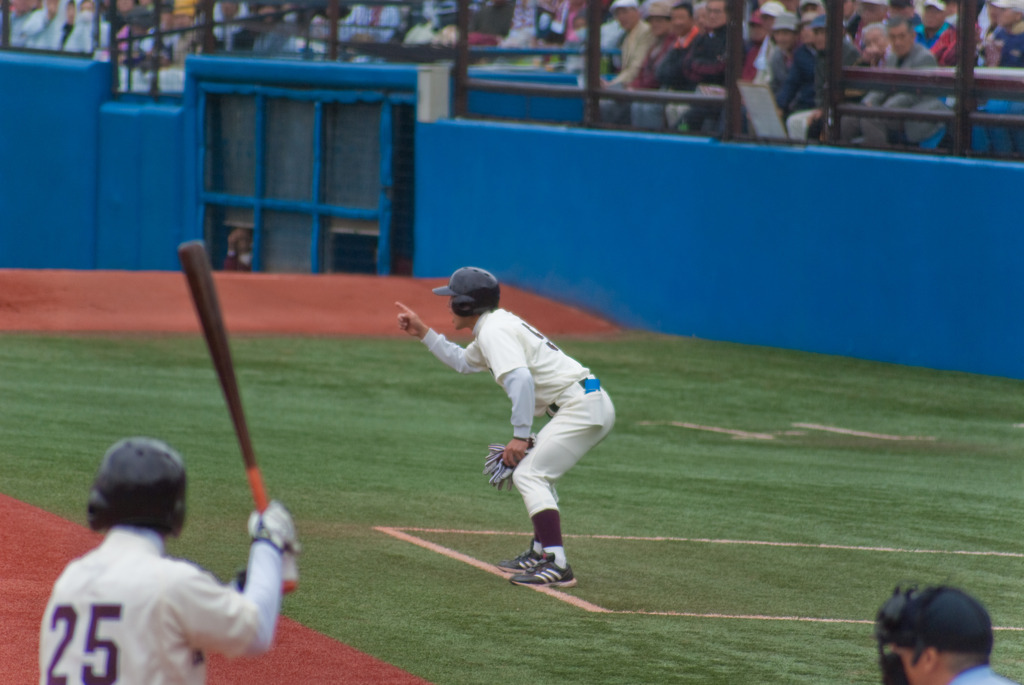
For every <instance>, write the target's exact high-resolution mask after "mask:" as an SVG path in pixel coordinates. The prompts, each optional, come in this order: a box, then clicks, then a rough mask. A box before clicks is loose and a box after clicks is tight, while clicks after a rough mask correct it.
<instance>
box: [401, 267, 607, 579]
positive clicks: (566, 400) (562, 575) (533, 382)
mask: <svg viewBox="0 0 1024 685" xmlns="http://www.w3.org/2000/svg"><path fill="white" fill-rule="evenodd" d="M434 292H435V293H436V294H438V295H445V296H448V298H449V308H450V309H451V312H452V323H453V325H454V327H455V330H462V329H472V331H473V341H472V342H471V343H470V344H469V345H467V346H466V347H465V348H463V347H462V346H461V345H458V344H456V343H453V342H451V341H449V340H447V339H446V338H445V337H444V336H443V335H441V334H439V333H437V332H436V331H434V330H433V329H431V328H429V327H427V326H426V325H425V324H424V323H423V321H422V320H421V319H420V317H419V316H418V315H417V314H416V312H414V311H412V310H411V309H409V308H408V307H406V306H405V305H404V304H402V303H401V302H396V303H395V304H396V305H397V306H398V307H399V309H400V310H401V311H400V313H399V314H398V325H399V327H400V328H401V329H402V330H404V331H406V332H407V333H408V334H409V335H411V336H414V337H417V338H419V339H420V340H421V341H423V343H424V344H425V345H426V346H427V349H429V350H430V351H431V352H432V353H433V354H434V356H436V357H437V358H438V359H440V360H441V361H442V362H444V363H445V364H447V365H448V366H450V367H451V368H453V369H455V370H456V371H459V372H460V373H475V372H479V371H490V372H491V374H492V375H493V376H494V379H495V381H497V383H498V384H499V385H501V386H502V387H503V388H504V389H505V393H506V394H507V395H508V397H509V399H510V400H511V402H512V418H511V423H512V439H511V440H510V441H509V442H508V444H507V445H506V446H505V451H504V453H503V455H502V460H503V461H504V463H505V464H506V465H507V466H509V467H514V468H515V471H514V472H513V474H512V481H513V483H514V484H515V486H516V489H517V490H518V491H519V493H520V494H521V495H522V497H523V502H524V503H525V504H526V511H527V513H528V514H529V515H530V519H531V521H532V523H533V543H532V544H531V545H530V548H529V549H527V550H526V551H525V552H523V553H522V554H520V555H519V556H518V557H516V558H515V559H509V560H507V561H502V562H500V563H498V564H497V567H498V568H499V569H500V570H501V571H503V572H505V573H507V574H510V578H509V580H510V581H511V582H512V583H515V584H517V585H548V586H556V587H573V586H575V585H576V578H575V576H574V575H573V572H572V568H571V567H570V566H569V563H568V561H567V559H566V555H565V547H564V545H563V543H562V524H561V515H560V513H559V509H558V494H557V493H556V491H555V483H556V482H557V481H558V479H559V478H561V477H562V476H563V475H564V474H565V473H566V472H567V471H568V470H569V469H571V468H572V467H573V466H574V465H575V464H576V462H578V461H579V460H580V458H582V457H583V455H584V454H586V453H587V452H588V451H589V450H590V449H591V448H592V447H594V446H595V445H596V444H597V443H599V442H601V440H603V439H604V437H605V436H606V435H607V434H608V432H609V431H610V430H611V429H612V426H613V425H614V424H615V407H614V406H613V405H612V401H611V399H610V398H609V397H608V393H607V392H605V390H604V389H603V388H602V387H601V382H600V381H599V380H598V379H597V378H595V377H594V376H593V375H592V374H591V373H590V370H589V369H588V368H586V367H585V366H583V365H581V364H580V363H579V362H577V361H576V360H575V359H573V358H572V357H570V356H568V355H567V354H565V353H564V352H562V350H560V349H559V348H558V347H557V346H556V345H555V344H554V343H552V342H551V341H550V340H548V339H547V338H546V337H545V336H544V335H543V334H542V333H541V332H540V331H538V330H537V329H535V328H534V327H533V326H531V325H530V324H528V323H526V322H525V321H523V320H522V319H521V318H519V317H518V316H516V315H515V314H512V313H511V312H508V311H506V310H504V309H499V308H498V303H499V299H500V287H499V285H498V280H497V279H496V278H495V277H494V276H493V275H491V274H490V273H488V272H487V271H484V270H483V269H478V268H476V267H463V268H461V269H458V270H457V271H456V272H455V273H454V274H452V277H451V279H450V280H449V282H448V285H447V286H445V287H441V288H435V289H434ZM545 413H547V414H549V415H550V416H551V417H552V418H551V420H550V421H549V422H548V423H547V425H545V426H544V428H543V429H542V430H541V431H540V432H539V433H538V434H537V440H536V444H535V445H534V446H533V448H532V449H529V451H528V447H529V443H528V439H529V436H530V432H531V429H532V426H533V420H534V418H535V417H538V416H541V415H543V414H545Z"/></svg>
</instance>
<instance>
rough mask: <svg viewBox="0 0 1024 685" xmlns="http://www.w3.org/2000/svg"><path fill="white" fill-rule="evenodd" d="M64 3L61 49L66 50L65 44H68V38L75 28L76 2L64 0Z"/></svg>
mask: <svg viewBox="0 0 1024 685" xmlns="http://www.w3.org/2000/svg"><path fill="white" fill-rule="evenodd" d="M63 2H64V26H62V27H61V30H60V49H61V50H64V44H65V43H67V42H68V36H70V35H71V32H72V31H73V30H74V28H75V12H76V11H78V8H77V7H75V2H74V0H63Z"/></svg>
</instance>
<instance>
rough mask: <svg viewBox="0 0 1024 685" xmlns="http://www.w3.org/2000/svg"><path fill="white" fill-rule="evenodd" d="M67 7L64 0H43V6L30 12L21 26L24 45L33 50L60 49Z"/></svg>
mask: <svg viewBox="0 0 1024 685" xmlns="http://www.w3.org/2000/svg"><path fill="white" fill-rule="evenodd" d="M67 7H68V4H67V2H65V1H64V0H43V6H42V7H40V8H39V9H37V10H35V11H34V12H32V14H31V15H29V17H28V19H27V20H26V21H25V23H24V24H22V26H21V31H22V35H23V36H24V39H25V43H24V46H25V47H26V48H32V49H34V50H60V48H61V44H62V43H63V39H64V23H65V20H66V17H67Z"/></svg>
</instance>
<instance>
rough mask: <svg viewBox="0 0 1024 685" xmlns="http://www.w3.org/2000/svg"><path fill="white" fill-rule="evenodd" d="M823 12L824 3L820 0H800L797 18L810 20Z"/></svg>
mask: <svg viewBox="0 0 1024 685" xmlns="http://www.w3.org/2000/svg"><path fill="white" fill-rule="evenodd" d="M824 13H825V4H824V3H823V2H822V1H821V0H800V8H799V11H798V12H797V18H798V19H799V20H800V21H801V22H802V21H804V20H807V21H810V20H811V19H814V17H816V16H818V15H819V14H824Z"/></svg>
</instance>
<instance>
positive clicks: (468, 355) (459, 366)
mask: <svg viewBox="0 0 1024 685" xmlns="http://www.w3.org/2000/svg"><path fill="white" fill-rule="evenodd" d="M423 344H424V345H426V346H427V349H428V350H430V352H431V354H433V355H434V356H435V357H437V358H438V359H440V360H441V361H442V362H444V363H445V364H447V365H448V366H450V367H451V368H453V369H455V370H456V371H458V372H459V373H477V372H479V371H483V370H484V369H486V368H487V362H486V360H485V359H483V358H482V357H481V356H480V354H479V353H478V352H477V351H475V350H470V349H468V348H464V347H462V345H459V344H458V343H453V342H452V341H450V340H448V339H447V338H446V337H444V336H443V335H441V334H440V333H438V332H437V331H435V330H434V329H433V328H431V329H430V330H428V331H427V334H426V335H425V336H423ZM470 347H472V345H470Z"/></svg>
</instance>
